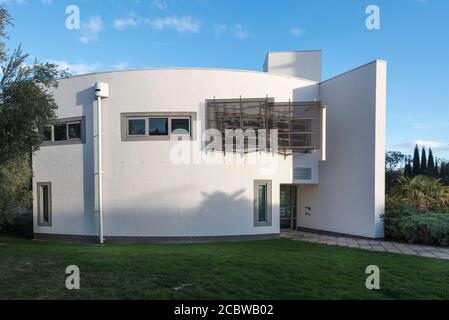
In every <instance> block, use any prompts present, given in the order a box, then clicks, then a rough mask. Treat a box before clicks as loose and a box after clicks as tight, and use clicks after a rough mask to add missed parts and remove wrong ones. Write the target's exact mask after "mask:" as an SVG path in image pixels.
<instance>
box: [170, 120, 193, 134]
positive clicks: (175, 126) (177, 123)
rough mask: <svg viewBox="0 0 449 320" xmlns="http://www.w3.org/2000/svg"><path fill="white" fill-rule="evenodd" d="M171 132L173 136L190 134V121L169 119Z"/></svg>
mask: <svg viewBox="0 0 449 320" xmlns="http://www.w3.org/2000/svg"><path fill="white" fill-rule="evenodd" d="M171 132H172V133H175V134H190V119H188V118H185V119H177V118H174V119H171Z"/></svg>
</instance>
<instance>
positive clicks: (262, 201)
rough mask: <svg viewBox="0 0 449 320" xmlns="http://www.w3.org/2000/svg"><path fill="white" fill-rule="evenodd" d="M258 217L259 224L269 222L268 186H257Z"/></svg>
mask: <svg viewBox="0 0 449 320" xmlns="http://www.w3.org/2000/svg"><path fill="white" fill-rule="evenodd" d="M257 187H258V189H257V204H258V206H257V216H258V218H259V220H258V221H259V223H265V222H267V186H266V185H265V184H260V185H258V186H257Z"/></svg>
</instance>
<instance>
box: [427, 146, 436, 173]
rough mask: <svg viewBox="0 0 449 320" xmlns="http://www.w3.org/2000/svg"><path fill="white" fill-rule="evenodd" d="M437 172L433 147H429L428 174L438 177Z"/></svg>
mask: <svg viewBox="0 0 449 320" xmlns="http://www.w3.org/2000/svg"><path fill="white" fill-rule="evenodd" d="M436 173H437V172H436V171H435V160H434V158H433V151H432V148H429V158H428V160H427V174H428V175H429V176H431V177H436V176H437V174H436Z"/></svg>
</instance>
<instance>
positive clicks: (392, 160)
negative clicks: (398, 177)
mask: <svg viewBox="0 0 449 320" xmlns="http://www.w3.org/2000/svg"><path fill="white" fill-rule="evenodd" d="M404 159H405V154H403V153H401V152H397V151H389V152H387V153H386V155H385V164H386V169H387V171H396V170H398V169H399V167H400V166H401V165H402V163H404Z"/></svg>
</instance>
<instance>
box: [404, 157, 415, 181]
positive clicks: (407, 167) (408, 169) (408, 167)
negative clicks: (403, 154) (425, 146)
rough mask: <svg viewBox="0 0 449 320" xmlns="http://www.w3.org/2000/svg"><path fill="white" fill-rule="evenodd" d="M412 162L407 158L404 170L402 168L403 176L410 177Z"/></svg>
mask: <svg viewBox="0 0 449 320" xmlns="http://www.w3.org/2000/svg"><path fill="white" fill-rule="evenodd" d="M412 173H413V171H412V160H411V159H410V156H407V160H406V164H405V168H404V176H406V177H411V176H412Z"/></svg>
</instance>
